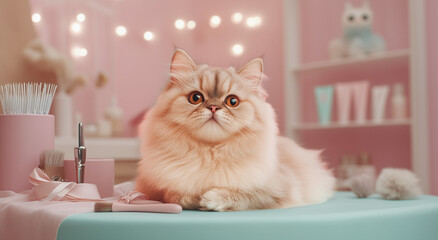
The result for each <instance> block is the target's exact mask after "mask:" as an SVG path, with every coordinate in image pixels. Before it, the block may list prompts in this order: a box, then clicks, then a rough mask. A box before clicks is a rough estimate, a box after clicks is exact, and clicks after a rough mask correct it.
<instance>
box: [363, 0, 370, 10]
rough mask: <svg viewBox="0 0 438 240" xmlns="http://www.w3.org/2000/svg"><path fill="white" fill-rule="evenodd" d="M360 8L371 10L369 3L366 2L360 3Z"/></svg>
mask: <svg viewBox="0 0 438 240" xmlns="http://www.w3.org/2000/svg"><path fill="white" fill-rule="evenodd" d="M362 8H364V9H368V10H370V9H371V8H370V3H369V2H368V1H365V2H363V3H362Z"/></svg>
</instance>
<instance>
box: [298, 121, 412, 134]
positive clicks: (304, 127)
mask: <svg viewBox="0 0 438 240" xmlns="http://www.w3.org/2000/svg"><path fill="white" fill-rule="evenodd" d="M410 124H411V120H409V119H406V120H387V121H384V122H381V123H374V122H365V123H355V122H351V123H348V124H339V123H331V124H329V125H321V124H319V123H301V124H297V125H294V126H292V129H293V130H297V131H301V130H320V129H343V128H368V127H389V126H403V125H406V126H408V125H410Z"/></svg>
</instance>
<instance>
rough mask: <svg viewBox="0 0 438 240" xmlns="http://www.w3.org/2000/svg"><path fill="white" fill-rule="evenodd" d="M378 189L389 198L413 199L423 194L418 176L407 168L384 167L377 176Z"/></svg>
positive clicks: (378, 191)
mask: <svg viewBox="0 0 438 240" xmlns="http://www.w3.org/2000/svg"><path fill="white" fill-rule="evenodd" d="M376 190H377V193H379V194H380V195H381V196H382V197H383V198H384V199H387V200H404V199H413V198H416V197H418V196H420V195H421V188H420V185H419V181H418V178H417V177H416V176H415V175H414V173H412V172H411V171H409V170H407V169H395V168H385V169H383V170H382V173H381V174H380V176H379V177H378V178H377V186H376Z"/></svg>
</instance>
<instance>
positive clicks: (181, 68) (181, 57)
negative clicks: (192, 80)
mask: <svg viewBox="0 0 438 240" xmlns="http://www.w3.org/2000/svg"><path fill="white" fill-rule="evenodd" d="M195 70H196V64H195V63H194V62H193V60H192V59H191V58H190V56H189V55H188V54H187V53H186V52H185V51H184V50H182V49H177V50H176V51H175V53H174V54H173V57H172V62H171V63H170V73H171V74H172V73H181V72H188V71H195Z"/></svg>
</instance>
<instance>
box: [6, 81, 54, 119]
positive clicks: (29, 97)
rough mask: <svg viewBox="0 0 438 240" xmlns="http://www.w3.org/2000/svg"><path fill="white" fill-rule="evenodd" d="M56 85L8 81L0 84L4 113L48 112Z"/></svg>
mask: <svg viewBox="0 0 438 240" xmlns="http://www.w3.org/2000/svg"><path fill="white" fill-rule="evenodd" d="M56 88H57V86H56V85H55V84H48V83H8V84H5V85H3V86H0V102H1V105H2V108H3V113H4V114H48V113H49V111H50V106H51V105H52V101H53V97H54V96H55V92H56Z"/></svg>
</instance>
